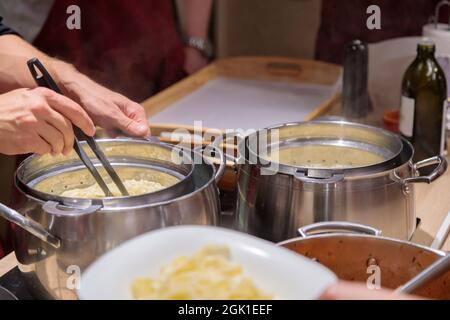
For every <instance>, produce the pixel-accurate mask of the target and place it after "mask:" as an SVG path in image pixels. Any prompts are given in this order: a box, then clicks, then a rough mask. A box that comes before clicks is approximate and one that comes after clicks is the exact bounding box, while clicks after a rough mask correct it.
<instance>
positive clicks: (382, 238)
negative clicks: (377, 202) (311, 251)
mask: <svg viewBox="0 0 450 320" xmlns="http://www.w3.org/2000/svg"><path fill="white" fill-rule="evenodd" d="M334 237H344V238H369V239H375V240H379V241H384V242H387V243H396V244H400V245H407V246H412V247H414V248H416V249H420V250H425V251H429V252H431V253H435V254H437V255H439V256H441V257H443V256H445V255H446V253H445V252H444V251H443V250H440V249H434V248H431V247H428V246H426V245H422V244H418V243H414V242H411V241H407V240H400V239H395V238H391V237H385V236H375V235H370V234H358V233H346V232H333V233H326V234H314V235H308V236H306V237H296V238H291V239H287V240H283V241H281V242H277V243H276V245H277V246H284V245H286V244H292V243H296V242H299V241H307V240H314V239H319V238H334Z"/></svg>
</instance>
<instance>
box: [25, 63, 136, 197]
mask: <svg viewBox="0 0 450 320" xmlns="http://www.w3.org/2000/svg"><path fill="white" fill-rule="evenodd" d="M27 65H28V69H30V72H31V75H32V76H33V79H34V80H35V81H36V83H37V85H38V86H40V87H46V88H48V89H51V90H53V91H55V92H57V93H59V94H62V92H61V90H60V89H59V87H58V86H57V84H56V83H55V81H54V80H53V78H52V77H51V76H50V74H49V73H48V71H47V70H46V69H45V67H44V66H43V65H42V63H41V62H40V61H39V59H37V58H33V59H30V60H29V61H28V62H27ZM36 69H37V70H36ZM38 71H39V72H38ZM73 130H74V133H75V140H74V144H73V148H74V149H75V152H76V153H77V154H78V156H79V157H80V159H81V161H82V162H83V163H84V165H85V166H86V167H87V168H88V170H89V172H90V173H91V174H92V176H93V177H94V179H95V181H97V183H98V185H99V186H100V188H102V190H103V192H104V193H105V195H106V196H107V197H112V196H113V194H112V192H111V190H109V188H108V186H107V185H106V183H105V181H104V180H103V178H102V176H101V175H100V173H99V172H98V171H97V169H96V168H95V166H94V164H93V163H92V161H91V159H89V156H88V155H87V154H86V152H85V151H84V149H83V147H82V146H81V144H80V141H79V140H78V138H77V137H80V138H82V139H83V140H86V142H87V144H88V145H89V147H90V148H91V149H92V151H93V152H94V154H95V155H96V156H97V158H98V160H99V161H100V163H101V164H102V165H103V167H104V168H105V170H106V172H107V173H108V174H109V176H110V177H111V179H112V181H113V182H114V183H115V184H116V186H117V188H119V190H120V192H121V193H122V195H124V196H128V195H129V193H128V191H127V189H126V188H125V186H124V184H123V182H122V180H120V178H119V176H118V174H117V172H116V171H115V170H114V168H113V166H112V165H111V163H109V161H108V159H107V158H106V156H105V154H104V153H103V151H102V150H101V149H100V146H99V145H98V144H97V142H96V141H95V139H94V138H92V137H89V136H87V135H86V134H84V132H83V131H82V130H81V129H80V128H78V127H76V126H73Z"/></svg>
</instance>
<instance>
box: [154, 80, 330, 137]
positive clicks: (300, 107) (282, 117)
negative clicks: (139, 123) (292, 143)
mask: <svg viewBox="0 0 450 320" xmlns="http://www.w3.org/2000/svg"><path fill="white" fill-rule="evenodd" d="M335 90H336V86H326V85H310V84H300V83H281V82H275V81H261V80H242V79H230V78H217V79H214V80H212V81H210V82H208V83H206V84H205V85H204V86H202V87H201V88H199V89H198V90H196V91H194V92H192V93H191V94H189V95H187V96H185V97H183V98H182V99H181V100H179V101H177V102H175V103H174V104H172V105H170V106H168V107H167V108H165V109H164V110H162V111H161V112H159V113H158V114H156V115H154V116H152V117H150V119H149V120H150V122H158V123H179V124H184V125H191V126H193V125H194V121H202V125H203V127H209V128H218V129H259V128H265V127H268V126H272V125H275V124H280V123H286V122H294V121H302V120H304V119H305V117H306V116H307V115H308V114H309V113H311V112H312V111H314V110H315V109H316V108H317V107H318V106H319V105H321V104H322V103H323V102H325V101H326V100H327V99H329V98H331V97H332V96H333V95H334V93H335Z"/></svg>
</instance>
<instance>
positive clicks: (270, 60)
mask: <svg viewBox="0 0 450 320" xmlns="http://www.w3.org/2000/svg"><path fill="white" fill-rule="evenodd" d="M340 76H341V67H339V66H337V65H333V64H329V63H324V62H318V61H309V60H302V59H293V58H282V57H235V58H227V59H222V60H218V61H215V62H214V63H212V64H210V65H209V66H207V67H206V68H204V69H202V70H200V71H199V72H197V73H196V74H194V75H191V76H190V77H187V78H186V79H184V80H182V81H180V82H178V83H176V84H174V85H173V86H171V87H169V88H167V89H166V90H164V91H162V92H160V93H159V94H157V95H155V96H153V97H152V98H150V99H148V100H146V101H144V102H143V103H142V105H143V107H144V108H145V111H146V113H147V116H148V117H149V118H150V120H151V119H152V118H154V119H158V117H159V116H158V115H162V114H165V116H164V117H163V119H164V120H165V121H164V122H154V121H150V128H151V131H152V135H154V136H157V137H159V138H160V140H161V141H163V142H168V143H174V144H177V143H179V142H180V140H181V138H180V135H173V132H174V131H175V130H177V131H180V129H182V130H184V131H186V132H188V133H189V134H190V135H191V137H190V139H191V140H192V145H200V144H202V145H206V144H209V143H210V141H209V140H208V139H204V133H205V132H206V131H208V132H218V133H221V132H223V130H222V129H224V128H229V127H230V126H231V125H226V124H225V125H221V124H220V123H221V122H220V121H221V120H222V119H221V118H227V119H228V122H227V123H228V124H233V123H234V118H239V117H241V119H239V125H238V126H237V127H236V126H235V127H232V128H229V129H236V128H243V127H244V128H243V129H248V128H249V127H250V128H253V129H257V128H260V127H265V126H270V125H274V124H278V123H280V122H291V121H306V120H312V119H314V118H317V117H319V116H321V115H324V114H326V113H327V112H328V111H329V110H330V109H332V108H333V107H334V106H335V105H336V104H338V103H339V102H340V97H341V95H340V91H339V90H338V89H337V88H339V79H340ZM221 90H222V91H221ZM235 92H236V94H235V95H234V96H233V93H235ZM315 93H317V96H318V97H320V96H321V97H322V99H317V97H314V94H315ZM324 93H325V94H324ZM217 94H219V95H220V94H222V95H223V96H222V97H219V98H217V97H216V100H215V101H216V103H215V105H216V107H217V108H216V109H214V108H213V107H211V108H209V105H208V101H210V99H209V98H210V97H211V95H212V98H214V96H215V95H217ZM270 94H272V95H273V97H274V98H273V99H272V102H271V104H268V103H260V104H265V106H266V109H265V110H264V112H259V110H258V107H259V106H255V105H253V106H249V107H248V109H249V110H246V111H247V112H245V111H242V112H239V111H238V110H237V109H239V108H244V107H245V106H246V105H247V106H248V105H249V104H250V103H251V101H252V99H258V97H259V99H261V97H262V99H263V102H264V100H268V99H267V97H268V95H270ZM208 95H209V96H208ZM236 95H237V96H236ZM227 97H231V98H227ZM302 97H305V98H308V99H309V100H308V101H307V103H308V107H307V108H303V109H302V103H301V100H302ZM205 99H206V100H205ZM227 99H231V100H229V101H228V106H231V107H232V108H233V110H232V111H230V110H226V111H225V110H224V109H231V108H226V106H227V105H224V104H223V103H224V102H223V101H225V100H227ZM274 99H277V100H274ZM242 100H245V103H244V105H241V106H237V107H236V104H237V103H239V102H240V101H242ZM297 100H298V106H296V102H297ZM277 101H279V102H280V103H281V104H284V105H285V108H284V109H283V110H282V112H283V115H282V116H280V115H279V113H281V110H278V113H277V109H276V108H275V107H274V106H275V105H276V102H277ZM287 104H288V106H286V105H287ZM316 104H317V105H316ZM199 105H200V106H199ZM183 106H186V112H188V110H190V111H193V112H196V115H193V114H186V113H183V110H184V109H183ZM171 108H172V110H171ZM173 108H176V109H173ZM236 108H237V109H236ZM251 108H253V109H251ZM272 109H273V110H272ZM271 110H272V111H271ZM224 112H225V114H224ZM270 112H272V116H271V113H270ZM262 113H264V115H265V119H262V121H252V120H253V119H252V115H253V114H254V117H255V118H256V119H257V118H258V117H261V118H263V117H262V116H261V114H262ZM203 114H204V116H202V115H203ZM222 114H224V116H221V115H222ZM243 117H245V119H242V118H243ZM196 118H199V119H198V120H204V119H206V120H207V121H206V122H207V123H206V126H205V124H202V127H201V128H200V127H198V128H196V127H194V123H192V122H193V120H194V119H196ZM160 119H161V117H160ZM177 119H178V120H179V121H178V122H177ZM216 119H217V122H216ZM274 119H278V121H277V120H274ZM283 119H285V120H286V121H284V120H283ZM280 120H283V121H280ZM236 122H238V121H236ZM247 123H248V125H246V124H247ZM255 127H256V128H255ZM192 135H195V136H198V139H195V138H193V137H192ZM234 177H235V176H234V171H233V168H232V166H231V163H229V164H228V166H227V172H226V174H225V177H224V179H222V181H221V184H220V187H221V188H224V189H226V190H232V189H233V188H234V184H235V180H234Z"/></svg>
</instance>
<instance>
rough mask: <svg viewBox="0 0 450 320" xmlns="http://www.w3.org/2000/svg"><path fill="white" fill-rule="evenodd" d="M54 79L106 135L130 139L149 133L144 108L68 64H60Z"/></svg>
mask: <svg viewBox="0 0 450 320" xmlns="http://www.w3.org/2000/svg"><path fill="white" fill-rule="evenodd" d="M55 70H58V78H59V82H60V84H61V86H62V89H63V91H64V92H65V94H66V95H67V96H68V97H70V98H71V99H73V100H74V101H76V102H77V103H79V104H80V105H81V106H82V107H83V108H84V110H86V112H87V113H88V115H89V116H90V117H91V119H92V120H93V121H94V123H95V124H96V125H98V126H100V127H102V128H104V129H106V130H107V132H108V133H110V134H113V135H114V134H117V133H120V132H121V133H123V134H125V135H129V136H134V137H144V136H147V135H149V134H150V129H149V126H148V122H147V116H146V114H145V111H144V108H143V107H142V106H141V105H139V104H138V103H136V102H133V101H131V100H129V99H128V98H126V97H124V96H123V95H121V94H119V93H116V92H113V91H111V90H109V89H107V88H105V87H103V86H101V85H99V84H98V83H96V82H94V81H93V80H91V79H89V78H88V77H86V76H84V75H82V74H81V73H79V72H78V71H76V70H75V68H73V67H72V66H70V65H67V64H65V65H62V64H60V65H59V67H58V68H55Z"/></svg>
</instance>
